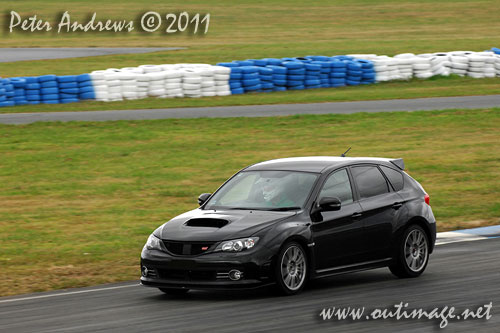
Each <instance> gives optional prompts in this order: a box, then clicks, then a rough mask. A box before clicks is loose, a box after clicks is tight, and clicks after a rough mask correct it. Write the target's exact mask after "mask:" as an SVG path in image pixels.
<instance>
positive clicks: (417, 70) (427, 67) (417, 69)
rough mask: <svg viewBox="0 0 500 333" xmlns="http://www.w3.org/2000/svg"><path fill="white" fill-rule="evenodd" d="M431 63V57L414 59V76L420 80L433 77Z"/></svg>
mask: <svg viewBox="0 0 500 333" xmlns="http://www.w3.org/2000/svg"><path fill="white" fill-rule="evenodd" d="M431 68H432V66H431V61H430V58H429V57H422V56H417V57H415V58H413V76H414V77H416V78H419V79H428V78H430V77H432V75H433V74H432V71H431Z"/></svg>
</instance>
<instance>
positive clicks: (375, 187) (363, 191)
mask: <svg viewBox="0 0 500 333" xmlns="http://www.w3.org/2000/svg"><path fill="white" fill-rule="evenodd" d="M352 174H353V176H354V181H355V182H356V185H357V186H358V191H359V196H360V197H361V198H369V197H373V196H376V195H379V194H384V193H388V192H389V187H388V186H387V181H386V180H385V178H384V176H383V175H382V173H381V172H380V170H379V169H378V168H377V167H375V166H356V167H352Z"/></svg>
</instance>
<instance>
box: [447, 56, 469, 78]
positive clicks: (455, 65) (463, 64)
mask: <svg viewBox="0 0 500 333" xmlns="http://www.w3.org/2000/svg"><path fill="white" fill-rule="evenodd" d="M450 62H451V73H452V74H457V75H460V76H465V75H466V74H467V70H468V69H469V58H467V57H466V56H465V55H464V54H462V53H455V52H453V53H451V55H450Z"/></svg>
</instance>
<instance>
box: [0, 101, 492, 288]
mask: <svg viewBox="0 0 500 333" xmlns="http://www.w3.org/2000/svg"><path fill="white" fill-rule="evenodd" d="M499 124H500V109H492V110H467V111H463V110H455V111H431V112H411V113H406V112H400V113H378V114H364V113H359V114H352V115H321V116H291V117H274V118H248V119H245V118H231V119H186V120H154V121H120V122H104V123H90V122H82V123H36V124H31V125H22V126H7V125H0V156H1V159H0V182H1V184H2V191H1V192H0V202H2V205H0V244H2V245H1V247H0V267H1V269H0V279H1V280H2V281H3V283H2V284H1V285H0V295H8V294H16V293H23V292H29V291H41V290H48V289H57V288H65V287H77V286H86V285H92V284H98V283H104V282H112V281H121V280H129V279H136V278H137V277H138V274H139V270H138V262H139V255H140V251H141V248H142V246H143V244H144V242H145V240H146V238H147V236H148V234H149V233H150V232H152V231H153V230H154V229H155V228H156V227H157V226H158V225H160V224H161V223H163V222H164V221H166V220H168V219H170V218H172V217H173V216H175V215H176V214H179V213H181V212H183V211H185V210H188V209H192V208H195V207H196V206H197V205H196V198H197V196H198V194H200V193H202V192H212V191H214V190H215V189H216V188H217V186H218V185H219V184H220V183H221V182H223V181H224V180H225V179H226V178H228V177H229V176H230V175H232V174H233V173H235V172H236V171H238V170H239V169H240V168H242V167H244V166H246V165H248V164H251V163H254V162H258V161H262V160H266V159H272V158H279V157H287V156H304V155H339V154H340V153H341V152H343V151H344V150H345V149H346V148H347V147H349V146H352V147H353V149H352V151H351V153H350V155H351V156H385V157H402V158H404V159H405V162H406V165H407V169H408V172H409V173H410V174H411V175H412V176H413V177H415V178H416V179H417V180H419V181H420V182H421V183H422V185H423V186H424V187H425V188H426V190H427V191H428V192H429V194H430V196H431V204H432V207H433V210H434V212H435V215H436V217H437V220H438V228H439V230H440V231H444V230H452V229H456V228H464V227H475V226H479V225H489V224H498V223H499V222H500V220H499V216H500V199H499V197H498V193H499V192H500V173H499V170H500V157H499V156H500V154H499V153H500V149H499V147H498V142H499V141H500V135H499V133H498V127H499Z"/></svg>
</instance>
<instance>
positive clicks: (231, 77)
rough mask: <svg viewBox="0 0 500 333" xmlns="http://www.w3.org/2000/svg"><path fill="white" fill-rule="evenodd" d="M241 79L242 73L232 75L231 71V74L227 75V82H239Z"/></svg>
mask: <svg viewBox="0 0 500 333" xmlns="http://www.w3.org/2000/svg"><path fill="white" fill-rule="evenodd" d="M241 78H243V74H242V73H233V72H232V71H231V74H229V80H240V79H241Z"/></svg>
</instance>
